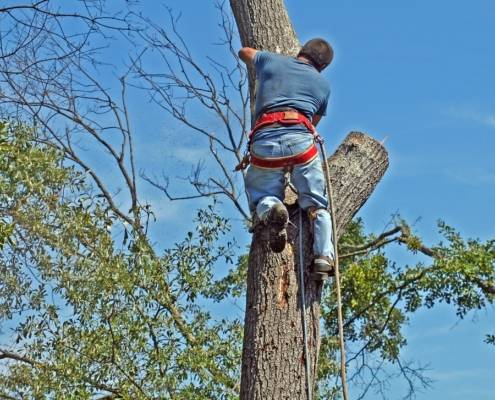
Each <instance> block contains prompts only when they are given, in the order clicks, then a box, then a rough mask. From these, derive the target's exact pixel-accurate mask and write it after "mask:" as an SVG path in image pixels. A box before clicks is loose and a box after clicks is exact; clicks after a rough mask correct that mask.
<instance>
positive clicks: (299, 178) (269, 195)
mask: <svg viewBox="0 0 495 400" xmlns="http://www.w3.org/2000/svg"><path fill="white" fill-rule="evenodd" d="M239 56H240V58H241V59H242V60H243V61H244V62H245V63H246V64H253V65H254V67H255V69H256V76H257V80H258V91H257V96H256V108H255V115H256V123H255V126H254V128H253V130H252V133H251V138H250V148H249V151H250V156H248V157H249V161H250V164H251V165H250V167H249V169H248V172H247V176H246V190H247V192H248V196H249V203H250V209H251V211H256V216H257V218H258V219H259V221H261V222H262V223H265V224H267V225H268V229H269V232H270V247H271V249H272V250H273V251H274V252H277V253H279V252H281V251H283V250H284V248H285V244H286V241H287V230H286V228H287V224H288V220H289V214H288V212H287V209H286V207H285V206H284V204H283V203H282V201H283V199H284V192H285V190H284V189H285V187H284V186H285V179H284V175H285V174H287V176H289V175H290V180H291V182H292V183H293V184H294V185H295V187H296V189H297V191H298V193H299V197H298V202H299V206H300V207H301V208H303V209H304V210H307V211H308V212H309V215H310V218H311V220H312V221H313V232H314V242H313V251H314V254H315V258H314V262H313V269H314V273H315V276H316V277H317V278H319V279H324V278H326V277H327V276H328V274H331V273H332V269H333V266H332V263H333V261H332V257H333V248H332V241H331V233H332V226H331V219H330V215H329V213H328V211H327V208H328V202H327V198H326V197H325V178H324V175H323V171H322V165H321V161H322V160H321V159H320V157H318V150H317V148H316V145H315V138H316V131H315V128H314V126H315V125H316V124H317V123H318V122H319V121H320V119H321V117H322V116H323V115H325V113H326V108H327V103H328V97H329V95H330V87H329V84H328V83H327V82H326V80H325V79H324V78H323V77H322V76H321V75H320V73H321V71H323V69H325V68H326V67H327V66H328V65H329V64H330V63H331V62H332V59H333V49H332V47H331V46H330V45H329V44H328V43H327V42H326V41H325V40H323V39H312V40H310V41H309V42H307V43H306V44H305V45H304V46H303V47H302V48H301V50H300V51H299V53H298V55H297V57H295V58H294V57H287V56H283V55H280V54H275V53H271V52H267V51H258V50H255V49H253V48H250V47H244V48H242V49H241V50H240V51H239ZM247 162H248V159H246V163H247ZM245 165H246V164H244V165H241V167H242V166H245Z"/></svg>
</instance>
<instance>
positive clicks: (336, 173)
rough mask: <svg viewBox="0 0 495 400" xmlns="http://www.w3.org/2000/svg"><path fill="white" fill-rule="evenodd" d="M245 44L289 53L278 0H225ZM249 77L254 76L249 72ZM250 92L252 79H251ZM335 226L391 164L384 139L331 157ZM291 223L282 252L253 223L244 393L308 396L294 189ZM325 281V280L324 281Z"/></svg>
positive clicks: (301, 229) (314, 337)
mask: <svg viewBox="0 0 495 400" xmlns="http://www.w3.org/2000/svg"><path fill="white" fill-rule="evenodd" d="M230 4H231V7H232V10H233V12H234V16H235V19H236V22H237V25H238V29H239V33H240V36H241V41H242V45H243V46H249V47H254V48H258V49H266V50H271V51H279V52H282V53H285V54H291V55H294V54H295V53H297V50H298V46H299V41H298V40H297V37H296V36H295V32H294V29H293V28H292V25H291V22H290V20H289V17H288V15H287V11H286V9H285V6H284V3H283V1H282V0H230ZM251 78H252V76H251ZM250 87H251V88H252V92H251V94H252V95H253V99H254V81H251V82H250ZM329 165H330V171H331V176H332V184H333V187H334V196H335V205H336V214H337V215H336V216H337V226H338V231H339V233H340V232H342V230H343V228H344V227H345V224H346V223H347V222H349V221H350V219H351V218H352V216H353V215H354V214H355V213H356V212H357V211H358V210H359V208H360V207H361V206H362V205H363V204H364V202H365V201H366V200H367V198H368V197H369V196H370V194H371V192H372V191H373V189H374V188H375V186H376V184H377V183H378V181H379V180H380V178H381V177H382V176H383V174H384V173H385V170H386V169H387V167H388V156H387V152H386V150H385V149H384V148H383V146H382V145H381V144H380V143H378V142H377V141H375V140H374V139H372V138H371V137H369V136H367V135H365V134H362V133H358V132H353V133H351V134H349V135H348V136H347V138H346V139H345V140H344V142H343V143H342V144H341V145H340V147H339V148H338V150H337V151H336V152H335V153H334V154H333V155H332V157H331V158H330V159H329ZM286 203H287V204H288V205H289V211H290V215H291V222H292V223H293V224H294V225H295V228H291V229H290V232H289V233H290V243H289V244H288V245H287V247H286V249H285V251H284V252H283V253H281V254H274V253H273V252H271V251H270V248H269V246H268V240H267V232H266V230H265V229H263V227H261V226H258V227H257V228H256V229H255V232H254V234H253V241H252V243H251V250H250V255H249V267H248V281H247V298H246V316H245V328H244V347H243V356H242V376H241V399H242V400H253V399H257V400H267V399H277V400H278V399H301V400H304V399H307V395H306V379H305V377H306V374H305V368H304V354H303V335H302V319H301V307H300V300H299V290H300V283H299V280H298V276H299V275H298V273H297V271H298V270H297V267H298V263H297V260H298V259H299V255H298V246H297V243H298V240H297V238H298V236H297V235H298V234H302V235H303V239H304V245H303V247H304V248H303V259H304V264H305V265H304V267H305V270H306V271H308V267H309V265H310V264H311V260H312V251H311V247H312V238H311V231H310V229H309V228H310V226H309V225H310V224H309V221H308V219H307V216H306V215H305V214H304V215H303V223H302V226H299V223H298V207H297V203H296V198H295V196H294V195H288V196H286ZM326 284H329V283H326ZM321 289H322V284H321V283H319V282H315V281H312V280H311V279H309V274H308V273H307V272H306V276H305V292H306V298H305V302H306V310H305V312H306V318H307V321H308V336H309V352H310V358H311V365H312V370H313V371H312V376H313V377H314V376H316V368H317V359H318V352H319V347H320V331H319V318H320V297H321Z"/></svg>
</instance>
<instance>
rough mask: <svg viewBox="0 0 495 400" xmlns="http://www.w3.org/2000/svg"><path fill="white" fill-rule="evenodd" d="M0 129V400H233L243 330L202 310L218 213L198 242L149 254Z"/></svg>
mask: <svg viewBox="0 0 495 400" xmlns="http://www.w3.org/2000/svg"><path fill="white" fill-rule="evenodd" d="M35 139H36V137H35V133H34V132H33V131H31V130H29V129H28V128H26V127H25V126H22V125H17V126H13V125H6V124H2V125H1V147H0V151H1V153H0V160H1V161H0V182H1V183H0V192H1V197H0V210H1V215H0V218H1V221H2V225H1V226H2V229H1V232H2V236H1V238H2V244H3V245H2V253H1V259H0V282H1V283H0V301H1V303H0V318H1V320H3V321H8V320H10V321H11V323H13V324H14V331H15V337H16V340H15V344H13V345H12V346H11V348H10V349H8V350H7V349H5V348H2V350H1V351H0V359H6V360H9V362H8V363H7V364H6V366H7V367H8V368H7V369H5V368H4V369H3V370H2V374H1V375H0V387H1V388H2V389H1V390H2V391H0V394H1V395H3V396H12V397H14V398H16V397H22V398H45V397H48V398H51V397H54V398H64V399H65V398H77V399H83V398H91V397H93V396H95V395H97V394H100V395H104V394H107V395H110V394H113V395H115V396H119V397H121V398H131V397H132V398H151V397H155V398H156V397H160V398H174V399H198V398H205V399H206V398H226V399H227V398H234V397H235V396H234V394H233V393H235V387H236V378H237V375H238V370H239V366H238V360H239V357H240V355H239V352H240V335H241V325H240V323H239V321H236V320H231V321H227V320H221V321H215V320H214V319H213V318H212V317H211V315H210V314H209V313H208V312H207V311H205V309H204V307H203V305H202V303H203V302H204V301H205V299H206V298H207V296H208V295H209V290H210V283H211V282H212V281H214V275H213V272H214V271H213V268H214V266H215V265H216V264H218V263H222V262H225V263H227V264H228V263H230V262H231V255H232V244H231V243H227V244H226V245H223V246H220V245H216V243H217V241H218V240H219V238H220V236H221V235H223V234H224V233H225V232H226V231H227V230H228V224H227V221H226V220H225V219H224V218H222V217H220V216H219V215H218V214H217V213H216V212H215V207H214V205H212V206H210V207H208V209H206V210H200V211H199V212H198V213H197V215H196V224H197V227H196V231H195V232H188V234H187V236H186V238H185V239H184V240H183V241H182V242H180V243H177V244H176V245H175V246H174V247H173V248H171V249H168V250H166V251H165V252H164V254H163V255H161V256H159V255H156V254H155V253H154V251H153V250H152V248H151V246H150V244H149V242H148V241H147V239H146V238H145V237H143V236H140V235H138V234H135V233H132V232H131V236H130V240H129V241H128V243H122V242H121V243H119V240H118V238H121V237H122V234H120V232H121V231H122V228H123V227H122V225H120V224H119V222H118V220H117V219H116V217H115V215H112V213H111V212H110V211H109V208H108V207H107V206H106V204H105V201H104V200H102V199H101V198H99V197H98V196H93V195H92V194H91V190H90V188H89V187H88V186H87V185H86V182H85V177H84V175H82V174H81V173H78V172H76V171H75V170H74V169H73V168H71V167H66V166H64V165H63V162H62V158H61V155H60V154H59V153H58V152H57V151H55V150H52V149H50V148H49V147H47V146H44V145H39V144H37V143H36V142H35Z"/></svg>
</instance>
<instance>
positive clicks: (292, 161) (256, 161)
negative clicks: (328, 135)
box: [234, 109, 318, 171]
mask: <svg viewBox="0 0 495 400" xmlns="http://www.w3.org/2000/svg"><path fill="white" fill-rule="evenodd" d="M274 124H280V125H287V126H290V125H304V126H305V127H306V128H307V129H308V131H309V132H310V133H311V134H312V135H314V136H315V139H316V137H317V133H316V129H315V127H314V126H313V124H312V123H311V121H310V120H309V119H308V118H307V117H306V116H305V115H304V114H301V113H300V112H299V111H297V110H292V109H289V110H283V111H273V112H266V113H263V114H262V115H261V116H260V117H259V118H258V120H257V121H256V123H255V125H254V128H253V130H252V131H251V133H250V134H249V140H248V150H247V152H246V154H245V155H244V158H243V159H242V160H241V162H240V163H239V164H238V165H237V166H236V167H235V170H234V171H240V170H243V169H245V168H247V166H248V165H249V164H250V163H251V164H252V165H253V166H256V167H258V168H267V169H272V168H286V167H291V166H294V165H301V164H306V163H308V162H310V161H312V160H313V159H314V158H315V157H316V156H317V154H318V149H317V148H316V146H315V145H314V144H313V145H312V146H311V147H309V148H308V149H306V150H304V151H303V152H301V153H298V154H294V155H292V156H287V157H276V158H264V157H259V156H257V155H256V154H254V153H251V142H252V141H253V137H254V135H255V134H256V132H258V131H259V130H260V129H262V128H265V127H267V126H270V125H274ZM250 153H251V154H250Z"/></svg>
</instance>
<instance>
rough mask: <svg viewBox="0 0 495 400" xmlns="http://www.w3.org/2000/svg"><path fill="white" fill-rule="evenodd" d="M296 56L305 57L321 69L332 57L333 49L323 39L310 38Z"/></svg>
mask: <svg viewBox="0 0 495 400" xmlns="http://www.w3.org/2000/svg"><path fill="white" fill-rule="evenodd" d="M297 56H298V57H304V58H307V59H308V60H309V61H310V62H311V64H313V65H314V66H315V68H316V69H317V70H318V71H320V72H321V71H323V70H324V69H325V68H326V67H327V66H328V65H329V64H330V63H331V62H332V59H333V49H332V46H330V44H329V43H328V42H327V41H326V40H323V39H320V38H316V39H311V40H309V41H308V42H306V44H305V45H304V46H303V47H302V48H301V50H300V51H299V54H298V55H297Z"/></svg>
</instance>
